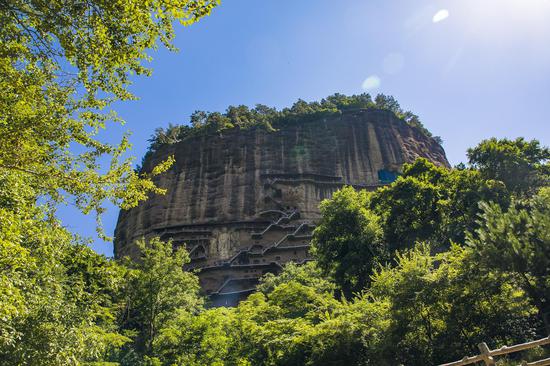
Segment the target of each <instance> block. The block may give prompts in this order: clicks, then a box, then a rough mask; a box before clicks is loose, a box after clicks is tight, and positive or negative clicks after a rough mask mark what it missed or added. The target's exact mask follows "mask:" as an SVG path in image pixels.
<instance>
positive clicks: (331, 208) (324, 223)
mask: <svg viewBox="0 0 550 366" xmlns="http://www.w3.org/2000/svg"><path fill="white" fill-rule="evenodd" d="M366 206H367V193H366V192H365V191H363V192H358V191H356V190H354V189H353V188H351V187H345V188H343V189H342V190H340V191H338V192H336V193H335V194H334V195H333V197H332V199H331V200H327V201H324V202H322V203H321V206H320V209H321V214H322V219H321V222H320V223H319V225H318V226H317V228H316V229H315V232H314V238H313V241H312V248H313V253H314V256H315V258H316V259H317V262H318V265H319V267H320V268H321V269H323V271H324V272H325V273H326V274H329V275H330V276H331V277H332V278H333V279H334V281H335V282H336V284H338V285H339V287H340V288H341V290H342V291H343V293H344V295H345V296H346V297H348V298H350V297H351V296H352V295H353V293H355V292H358V291H361V290H362V289H364V288H365V286H366V285H367V284H368V282H369V278H370V275H371V274H372V271H373V268H374V267H375V265H376V263H377V262H379V261H384V260H385V259H386V256H387V251H386V247H385V246H384V245H383V241H382V237H383V232H382V228H381V226H380V224H379V219H378V216H376V215H375V214H374V213H373V212H372V211H370V210H368V209H367V208H366Z"/></svg>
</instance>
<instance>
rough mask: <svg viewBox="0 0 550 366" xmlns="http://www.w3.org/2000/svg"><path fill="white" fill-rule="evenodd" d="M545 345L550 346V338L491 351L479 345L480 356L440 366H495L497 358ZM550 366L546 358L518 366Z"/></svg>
mask: <svg viewBox="0 0 550 366" xmlns="http://www.w3.org/2000/svg"><path fill="white" fill-rule="evenodd" d="M545 344H550V336H549V337H546V338H542V339H539V340H536V341H533V342H527V343H522V344H517V345H515V346H510V347H507V346H504V347H501V348H498V349H494V350H490V349H489V347H487V344H486V343H485V342H483V343H480V344H478V348H479V351H480V354H479V355H477V356H472V357H464V358H463V359H462V360H459V361H455V362H450V363H446V364H442V365H439V366H461V365H470V364H473V363H477V362H484V363H485V365H486V366H495V365H496V363H495V359H494V357H495V356H502V355H506V354H508V353H514V352H519V351H524V350H526V349H530V348H534V347H537V346H544V345H545ZM548 365H550V358H545V359H544V360H539V361H534V362H526V361H523V362H522V363H521V365H518V366H548Z"/></svg>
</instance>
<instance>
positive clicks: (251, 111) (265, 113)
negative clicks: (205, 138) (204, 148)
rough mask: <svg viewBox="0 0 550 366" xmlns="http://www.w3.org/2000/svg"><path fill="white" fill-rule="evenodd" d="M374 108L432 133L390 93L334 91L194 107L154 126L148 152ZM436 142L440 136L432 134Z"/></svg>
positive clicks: (426, 133) (427, 133) (439, 141)
mask: <svg viewBox="0 0 550 366" xmlns="http://www.w3.org/2000/svg"><path fill="white" fill-rule="evenodd" d="M368 108H376V109H383V110H388V111H391V112H393V113H395V115H396V116H397V117H398V118H400V119H402V120H404V121H405V122H406V123H407V124H408V125H409V126H411V127H413V128H416V129H418V130H419V131H421V132H422V133H423V134H424V135H426V136H428V137H432V134H431V133H430V131H428V130H427V129H426V128H425V127H424V125H423V124H422V122H420V119H419V118H418V116H417V115H415V114H414V113H412V112H410V111H404V110H403V109H402V108H401V106H400V105H399V103H398V102H397V100H395V98H394V97H392V96H387V95H383V94H378V95H377V96H376V98H375V99H374V100H373V99H372V97H371V96H370V95H369V94H366V93H364V94H359V95H351V96H347V95H343V94H334V95H331V96H328V97H326V98H324V99H322V100H321V101H320V102H309V103H308V102H306V101H304V100H301V99H300V100H298V101H297V102H296V103H294V104H293V105H292V107H290V108H283V109H282V110H277V109H275V108H271V107H267V106H265V105H262V104H257V105H256V107H254V108H249V107H247V106H245V105H239V106H230V107H228V108H227V110H226V111H225V113H219V112H212V113H211V112H204V111H196V112H194V113H193V114H192V115H191V118H190V121H189V123H188V124H184V125H169V126H168V127H167V128H158V129H156V131H155V134H154V135H153V136H152V137H151V139H150V140H149V142H150V143H151V144H150V146H149V151H148V153H151V152H154V151H156V150H158V149H159V148H160V147H161V146H163V145H167V144H174V143H177V142H180V141H183V140H184V139H185V138H187V137H190V136H197V135H203V134H210V133H216V132H223V131H226V130H230V129H249V128H252V127H261V128H265V129H266V130H268V131H273V130H274V129H276V128H281V127H283V126H284V125H286V124H293V123H301V122H307V121H313V120H318V119H321V118H325V117H330V116H334V115H338V114H341V113H342V112H344V111H346V110H353V109H368ZM433 138H434V139H435V140H436V141H437V142H438V143H439V144H441V142H442V141H441V138H440V137H438V136H435V137H433Z"/></svg>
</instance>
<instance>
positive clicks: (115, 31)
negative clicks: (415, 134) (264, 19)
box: [0, 0, 550, 366]
mask: <svg viewBox="0 0 550 366" xmlns="http://www.w3.org/2000/svg"><path fill="white" fill-rule="evenodd" d="M217 3H218V2H217V1H214V0H195V1H190V0H174V1H164V0H152V1H138V0H135V1H134V0H120V1H108V2H102V1H96V0H91V1H87V2H78V1H60V0H51V1H48V2H43V1H34V0H29V1H22V0H13V1H2V2H0V24H1V25H2V26H1V27H0V87H1V89H2V93H1V94H0V365H10V366H11V365H96V366H97V365H117V364H118V365H186V366H187V365H217V366H220V365H241V366H244V365H381V366H385V365H388V366H389V365H396V364H400V363H402V364H404V365H431V364H437V363H440V362H444V361H450V360H452V359H458V358H461V357H462V356H464V355H465V354H469V353H472V352H474V351H475V345H476V344H477V343H478V342H480V341H486V342H488V343H489V344H490V345H491V346H492V347H495V346H498V345H501V344H504V343H508V344H509V343H515V342H520V341H524V340H527V339H532V338H534V337H539V336H543V335H547V334H548V332H549V331H550V324H549V320H548V316H549V312H550V307H549V304H550V285H549V283H550V236H549V235H550V187H549V179H550V166H549V161H548V160H549V158H550V152H549V149H548V148H546V147H542V146H541V145H540V144H539V143H538V142H537V141H525V140H523V139H516V140H507V139H502V140H498V139H490V140H486V141H483V142H481V143H480V144H479V145H478V146H477V147H475V148H473V149H471V150H469V151H468V157H469V165H468V167H466V166H461V167H458V168H456V169H451V170H447V169H444V168H440V167H436V166H434V165H433V164H431V163H429V162H428V161H426V160H423V159H419V160H417V161H416V162H414V163H412V164H409V165H407V166H405V167H404V169H403V174H402V175H401V176H400V177H399V178H398V179H397V180H396V181H395V182H394V183H392V184H390V185H388V186H386V187H383V188H381V189H379V190H377V191H375V192H357V191H355V190H353V189H352V188H344V189H343V190H341V191H340V192H338V193H337V194H335V195H334V197H333V198H332V199H331V200H328V201H325V202H323V204H322V206H321V210H322V213H323V217H322V219H321V221H320V223H319V226H318V228H317V229H316V231H315V235H314V241H313V254H314V256H315V260H314V261H312V262H310V263H308V264H306V265H304V266H296V265H293V264H289V265H287V266H286V267H285V269H284V271H283V272H282V273H281V274H280V275H277V276H275V275H267V276H265V277H264V278H263V279H262V283H261V284H260V286H259V288H258V290H259V291H258V292H257V293H255V294H253V295H251V296H250V297H249V298H248V299H246V300H245V301H243V302H242V303H240V304H239V306H237V307H235V308H231V309H226V308H218V309H212V308H208V307H206V306H205V300H204V299H203V298H202V297H201V296H200V294H199V288H198V280H197V277H196V274H195V273H187V272H184V271H183V265H184V264H185V263H186V262H187V261H188V260H189V256H188V254H187V253H186V252H185V250H183V249H180V250H177V251H174V250H173V247H172V245H171V243H164V242H161V241H159V240H158V239H152V240H150V241H149V242H147V243H145V242H142V243H140V244H139V245H138V249H139V251H140V253H139V254H140V258H139V260H137V261H135V262H130V261H121V262H116V261H114V260H111V259H107V258H105V257H104V256H101V255H98V254H96V253H95V252H93V251H92V250H90V249H89V248H88V247H87V246H86V243H85V242H84V241H82V240H81V239H79V238H78V237H77V236H75V235H73V234H72V233H70V232H69V231H68V230H67V229H66V228H64V227H63V223H62V222H60V221H59V220H58V219H57V218H56V212H55V207H56V205H57V204H58V203H61V202H65V201H70V202H73V203H74V204H75V205H76V206H77V207H78V208H80V209H81V210H82V211H83V212H85V213H89V212H94V211H95V212H96V213H98V214H101V212H102V211H103V204H104V202H105V201H106V200H109V201H112V202H114V203H116V204H118V205H119V206H121V207H125V208H128V207H132V206H135V205H136V204H138V202H139V201H141V200H143V199H145V198H146V197H147V196H148V194H149V193H154V192H158V193H162V190H159V189H158V188H157V187H155V186H154V184H153V182H152V180H151V176H152V175H155V174H161V173H162V172H163V171H165V170H166V169H168V168H169V166H170V164H171V163H172V159H168V160H167V161H166V162H165V163H163V164H161V165H159V166H158V167H156V168H154V169H153V170H152V171H151V173H150V175H139V174H137V173H136V172H134V170H133V169H131V165H132V161H131V160H125V159H123V158H122V156H123V153H124V152H125V151H126V150H127V149H128V147H129V145H128V142H127V139H126V138H124V139H123V141H122V142H121V143H120V144H119V145H109V144H106V143H103V142H102V141H101V140H100V139H99V138H98V132H99V131H100V130H101V129H103V128H104V127H105V124H106V123H107V122H109V121H116V120H117V117H116V116H115V115H114V112H112V111H111V109H110V106H111V105H112V103H113V102H114V101H117V100H128V99H132V98H133V96H132V95H131V94H130V93H129V92H128V90H127V87H128V85H129V76H130V75H131V74H137V75H147V74H149V73H150V70H148V69H147V68H146V67H144V66H143V62H144V61H147V60H149V56H148V53H147V52H148V50H149V49H151V48H154V47H155V44H156V43H157V42H160V43H163V44H165V45H166V46H168V47H169V48H173V47H172V46H171V40H172V37H173V28H172V27H173V23H174V21H175V20H179V21H180V22H182V23H183V24H184V25H189V24H191V23H193V22H195V21H197V20H199V19H200V18H201V17H203V16H205V15H207V14H209V13H210V11H211V10H212V8H213V7H214V6H215V5H216V4H217ZM371 107H374V108H382V109H388V110H391V111H393V112H394V113H396V114H397V115H398V116H399V117H400V118H403V119H404V120H405V121H406V122H407V123H409V124H410V125H413V126H416V127H418V128H420V129H422V125H421V124H420V122H419V121H418V118H417V117H416V116H414V115H413V114H411V113H410V112H403V111H402V110H401V108H400V107H399V105H398V104H397V102H396V101H395V100H394V99H393V98H391V97H385V96H378V97H377V98H376V99H375V100H374V101H372V100H371V98H370V97H369V96H368V95H359V96H351V97H346V96H343V95H334V96H331V97H328V98H326V99H324V100H323V101H321V102H319V103H317V102H315V103H306V102H304V101H298V102H297V103H295V104H294V106H292V107H291V108H288V109H284V110H282V111H276V110H274V109H271V108H268V107H265V106H257V107H256V108H254V109H252V110H250V109H248V108H246V107H243V106H239V107H230V108H229V109H228V110H227V112H226V113H224V114H220V113H203V112H197V113H195V114H193V116H192V118H191V124H192V127H173V128H170V129H169V130H168V131H160V132H159V133H158V134H157V137H155V139H154V141H153V146H152V148H153V149H155V148H158V146H159V144H163V143H170V142H174V141H177V140H179V139H182V138H185V137H186V136H188V135H190V134H195V133H203V132H210V131H216V132H221V131H223V130H225V129H229V128H249V127H252V126H258V125H261V126H265V127H266V128H268V129H271V128H277V127H278V126H281V125H283V124H284V123H296V122H301V121H304V120H308V119H311V120H313V119H315V118H318V117H325V116H331V115H334V114H338V113H340V112H341V111H344V110H346V109H353V108H371ZM105 158H108V160H110V163H109V164H108V166H106V167H104V166H102V165H101V164H100V162H102V161H104V159H105Z"/></svg>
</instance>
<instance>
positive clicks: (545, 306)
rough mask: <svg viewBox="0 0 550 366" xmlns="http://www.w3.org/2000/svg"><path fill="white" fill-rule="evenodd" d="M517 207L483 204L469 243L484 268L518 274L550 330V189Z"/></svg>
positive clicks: (521, 283) (546, 188) (542, 191)
mask: <svg viewBox="0 0 550 366" xmlns="http://www.w3.org/2000/svg"><path fill="white" fill-rule="evenodd" d="M518 206H520V204H519V203H517V204H514V205H511V207H510V208H508V210H506V211H503V210H502V208H500V207H499V206H497V205H494V204H488V203H483V204H482V208H483V213H482V215H481V216H480V220H479V221H480V227H479V228H478V229H477V230H476V232H475V234H476V235H470V236H469V237H468V242H469V244H470V245H471V246H472V248H474V249H475V251H476V253H477V254H478V259H479V262H480V264H481V265H482V266H483V268H488V269H495V270H498V271H500V272H501V273H506V274H508V273H510V274H513V275H514V276H515V277H517V279H518V282H519V283H520V285H521V287H522V288H523V290H524V291H525V292H526V293H527V294H528V295H529V297H530V299H531V300H532V302H533V304H534V305H535V306H536V307H537V308H538V310H539V313H540V316H541V318H542V319H543V320H544V322H545V326H546V330H547V331H550V319H549V317H550V188H548V187H545V188H543V189H541V191H540V192H539V194H537V195H536V196H534V197H533V198H532V199H531V200H530V201H529V202H528V204H527V205H526V207H518Z"/></svg>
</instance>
